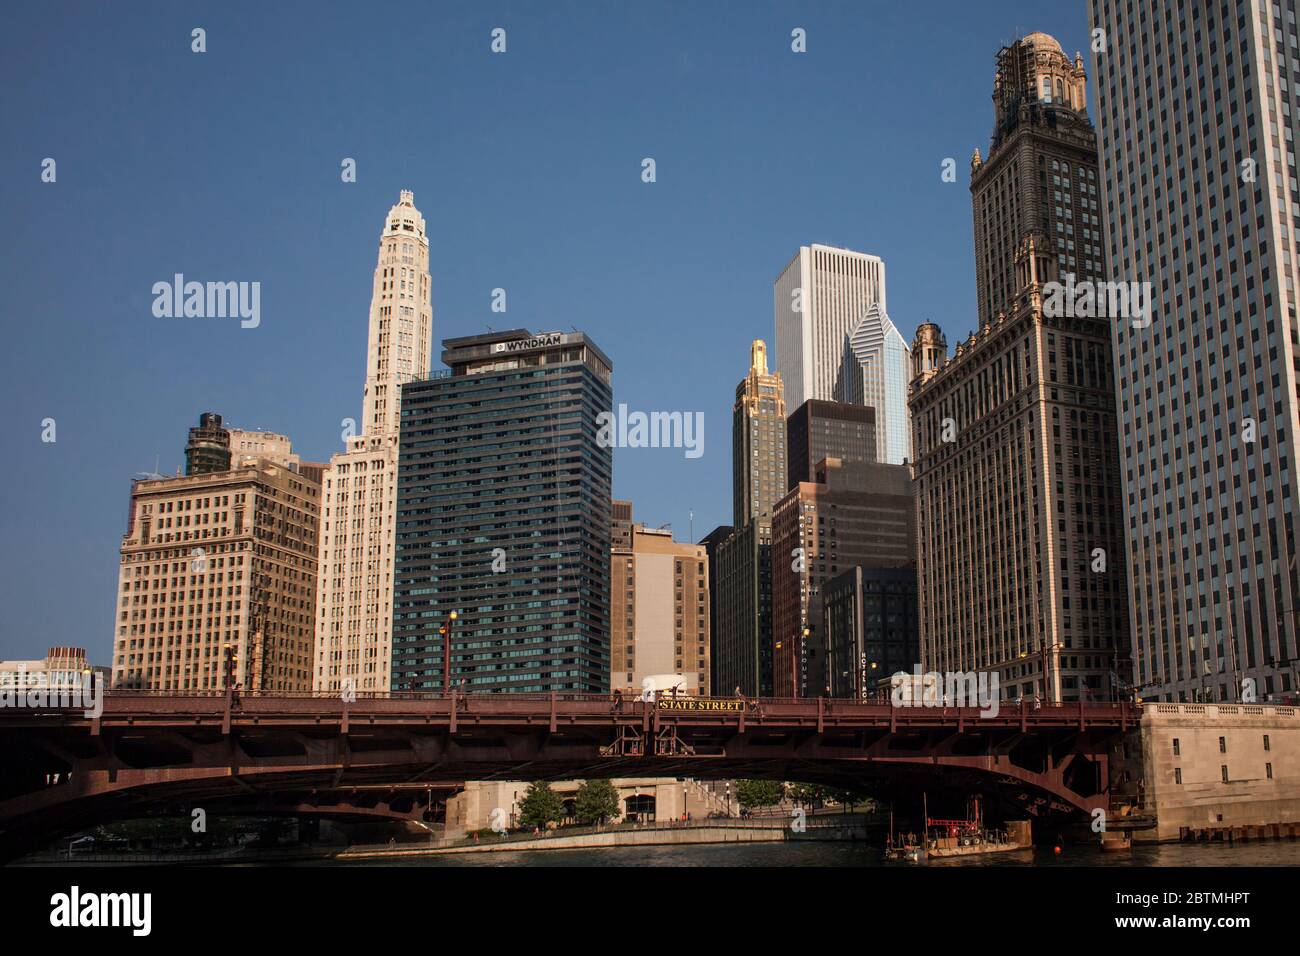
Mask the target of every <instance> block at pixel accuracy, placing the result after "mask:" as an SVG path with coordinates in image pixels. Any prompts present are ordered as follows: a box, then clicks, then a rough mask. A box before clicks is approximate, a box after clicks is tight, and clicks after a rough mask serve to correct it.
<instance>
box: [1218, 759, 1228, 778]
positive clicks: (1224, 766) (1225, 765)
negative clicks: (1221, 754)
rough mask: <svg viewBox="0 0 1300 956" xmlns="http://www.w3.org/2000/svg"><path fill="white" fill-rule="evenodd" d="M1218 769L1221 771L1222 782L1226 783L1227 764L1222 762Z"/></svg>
mask: <svg viewBox="0 0 1300 956" xmlns="http://www.w3.org/2000/svg"><path fill="white" fill-rule="evenodd" d="M1219 769H1220V770H1221V771H1222V772H1223V782H1224V783H1227V782H1228V765H1227V764H1226V763H1225V764H1224V765H1223V766H1221V767H1220V768H1219Z"/></svg>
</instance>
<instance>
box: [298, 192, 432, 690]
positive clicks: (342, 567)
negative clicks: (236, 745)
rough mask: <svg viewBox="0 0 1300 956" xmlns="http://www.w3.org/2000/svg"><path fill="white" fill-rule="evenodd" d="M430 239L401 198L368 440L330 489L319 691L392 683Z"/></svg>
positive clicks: (385, 234)
mask: <svg viewBox="0 0 1300 956" xmlns="http://www.w3.org/2000/svg"><path fill="white" fill-rule="evenodd" d="M432 334H433V311H432V307H431V305H430V303H429V239H428V236H426V235H425V231H424V217H423V216H422V215H421V214H420V210H418V209H416V208H415V198H414V196H413V195H412V193H411V192H410V191H408V190H402V192H401V194H400V196H399V199H398V202H397V205H395V206H393V208H392V209H390V210H389V212H388V217H387V219H385V220H384V227H383V229H382V231H381V232H380V236H379V262H378V263H377V264H376V266H375V276H374V288H373V291H372V293H371V299H370V335H369V340H368V343H367V349H366V382H365V389H364V393H363V398H362V416H361V429H360V434H357V435H353V436H351V437H348V438H347V450H346V451H344V452H342V453H341V454H337V455H335V456H334V457H333V458H331V459H330V467H329V469H328V471H327V472H326V473H325V475H324V483H323V486H322V491H323V501H322V507H321V533H320V582H319V585H318V590H317V599H316V604H317V619H316V663H315V673H314V689H315V690H316V691H318V692H319V691H329V692H335V691H342V690H347V689H349V688H350V689H352V690H359V691H386V690H388V689H389V686H390V680H391V676H390V673H389V665H390V662H391V659H392V625H393V570H394V566H393V534H394V531H395V523H396V510H397V442H398V433H399V426H400V423H401V391H400V389H401V385H402V383H403V382H409V381H412V380H415V379H421V378H424V377H426V376H427V375H428V373H429V343H430V337H431V336H432Z"/></svg>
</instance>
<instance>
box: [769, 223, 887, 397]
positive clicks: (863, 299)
mask: <svg viewBox="0 0 1300 956" xmlns="http://www.w3.org/2000/svg"><path fill="white" fill-rule="evenodd" d="M773 301H774V307H775V312H776V366H777V372H778V374H780V376H781V380H782V381H783V382H784V383H785V397H786V402H787V404H788V405H789V406H790V407H791V408H798V407H799V406H800V405H802V404H803V403H804V402H806V401H808V399H810V398H817V399H822V400H825V401H836V400H838V399H839V398H840V396H841V395H843V393H844V384H843V381H842V378H843V374H844V348H845V343H846V342H847V340H848V337H849V333H850V332H852V331H853V330H854V329H855V328H856V327H857V326H858V324H859V323H860V322H861V321H862V318H863V316H865V315H866V314H867V310H868V309H869V308H870V307H871V306H872V305H879V306H880V308H881V310H882V311H883V310H884V308H885V263H884V262H883V261H882V260H881V259H879V258H878V257H876V256H869V255H866V254H865V253H861V252H853V251H852V250H850V249H835V248H832V247H830V246H821V245H815V244H814V245H811V246H800V247H799V251H798V252H796V253H795V255H794V258H793V259H791V260H790V263H789V265H787V266H786V267H785V269H784V270H783V271H782V272H781V275H780V276H778V277H777V280H776V283H775V285H774V287H773Z"/></svg>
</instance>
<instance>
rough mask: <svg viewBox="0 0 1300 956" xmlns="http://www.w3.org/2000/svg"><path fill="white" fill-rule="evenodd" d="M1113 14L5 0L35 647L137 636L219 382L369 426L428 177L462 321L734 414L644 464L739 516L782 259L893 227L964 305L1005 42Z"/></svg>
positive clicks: (928, 291) (625, 382)
mask: <svg viewBox="0 0 1300 956" xmlns="http://www.w3.org/2000/svg"><path fill="white" fill-rule="evenodd" d="M1086 16H1087V13H1086V4H1085V2H1084V0H1046V2H1039V3H1036V4H1033V5H1032V7H1031V6H1030V5H1029V4H1026V3H1024V2H1023V0H1020V2H1018V3H1017V2H1010V0H984V2H980V3H970V2H968V0H965V2H963V0H935V2H933V3H929V4H899V3H895V2H883V0H858V2H819V3H775V2H739V0H736V2H732V3H721V2H703V3H691V4H687V3H661V2H644V3H631V2H624V0H616V2H597V0H583V2H577V0H570V2H553V3H551V2H547V3H542V2H533V3H517V4H500V3H498V4H494V3H487V2H465V3H439V2H429V0H423V2H413V3H388V2H382V0H376V2H367V3H356V2H347V3H293V2H276V3H262V2H221V3H217V2H212V3H186V2H166V3H134V2H133V3H84V4H82V3H60V2H38V3H7V4H5V6H4V9H3V12H0V81H2V82H0V117H2V118H3V128H4V149H3V150H0V211H2V212H3V223H4V227H5V228H4V240H3V243H4V244H3V255H0V286H2V287H3V296H2V297H0V308H3V334H4V340H3V341H4V345H5V347H4V349H3V351H2V352H0V356H2V358H0V361H3V367H4V375H3V377H2V378H0V395H2V396H3V401H4V408H5V409H6V411H7V415H6V419H7V421H8V423H9V425H10V428H9V430H8V436H9V440H8V447H9V452H10V454H9V455H8V456H7V461H6V462H5V465H4V467H3V468H0V494H2V495H3V501H4V508H3V512H2V516H0V533H2V534H3V538H4V542H5V545H6V546H5V547H4V548H3V549H0V582H2V583H0V588H3V595H4V614H3V625H0V657H35V656H40V655H42V654H43V653H44V649H45V648H46V647H47V646H49V645H52V644H72V645H79V646H85V647H88V648H89V649H90V652H91V656H92V658H93V659H94V660H95V661H96V662H99V663H107V662H108V661H109V657H110V649H111V637H112V618H113V610H114V591H115V588H116V582H117V563H118V559H117V555H118V547H119V545H120V543H121V535H122V533H123V532H124V531H125V529H126V517H127V505H128V501H129V493H130V480H131V477H132V476H133V475H134V474H135V473H137V472H141V471H152V470H153V469H154V467H155V461H157V463H158V467H159V470H161V471H163V472H164V473H174V472H175V471H176V469H177V468H178V467H179V466H181V465H182V463H183V448H184V444H185V438H186V430H187V429H188V428H189V427H190V425H192V424H193V423H194V422H195V421H196V419H197V416H198V414H199V413H200V412H201V411H204V410H213V411H218V412H220V413H221V414H222V415H224V416H225V417H226V420H227V421H228V422H229V423H232V424H235V425H237V426H239V427H244V428H264V429H268V430H272V431H278V432H283V433H285V434H288V435H289V436H290V437H291V438H292V439H293V441H294V446H295V450H296V451H298V452H299V453H301V454H302V455H303V456H304V457H305V458H311V459H315V460H327V459H328V456H329V455H330V454H331V453H332V452H334V451H337V450H339V449H340V440H339V432H340V421H341V420H342V419H344V418H348V417H352V418H357V417H359V415H360V408H361V386H362V381H363V378H364V371H365V370H364V365H365V347H366V330H367V316H368V308H369V298H370V291H371V280H372V273H373V270H374V267H375V260H376V254H377V249H378V245H377V243H378V237H379V231H380V228H381V225H382V222H383V219H384V215H385V213H386V212H387V210H388V208H389V207H390V206H391V205H392V204H393V203H394V202H395V201H396V199H397V194H398V191H399V190H400V189H411V190H413V191H414V192H415V201H416V204H417V205H418V206H419V207H420V209H421V210H422V212H423V213H424V216H425V219H426V221H427V223H428V233H429V239H430V244H431V256H430V258H431V266H430V271H431V273H432V286H433V316H434V320H433V321H434V339H435V342H436V343H440V341H441V339H442V338H444V337H451V336H459V335H467V334H474V333H478V332H482V331H485V330H486V328H487V326H489V325H490V326H492V327H493V328H497V329H501V328H509V327H527V328H530V329H533V330H534V331H547V330H553V329H555V330H567V329H569V328H570V327H576V328H578V329H580V330H583V331H585V332H588V333H590V334H591V335H592V336H593V337H594V339H595V340H596V342H597V343H598V344H599V345H600V346H601V348H602V349H603V350H604V351H605V352H606V353H607V354H609V355H610V357H611V358H612V359H613V361H614V365H615V371H614V383H615V401H616V402H626V403H627V404H628V405H629V406H630V407H631V408H633V409H643V410H647V411H648V410H682V411H701V412H703V413H704V421H705V430H704V455H703V456H702V457H700V458H698V459H686V458H685V457H684V455H683V453H682V451H681V450H672V449H627V450H619V451H617V452H616V454H615V459H614V463H615V477H614V491H615V494H616V495H617V496H618V497H622V498H630V499H632V501H633V502H634V505H635V513H636V517H637V519H638V520H642V521H645V522H646V523H648V524H651V525H656V526H657V525H662V524H665V523H670V524H671V525H672V527H673V529H674V531H676V532H677V534H678V536H679V537H681V538H685V537H686V536H687V534H688V529H689V512H690V511H692V510H693V511H694V514H695V521H694V530H695V537H696V538H697V539H698V538H699V537H702V536H703V535H704V534H705V533H706V532H708V531H709V530H710V529H711V528H713V527H714V526H715V525H718V524H723V523H728V522H729V521H730V516H731V487H730V481H731V479H730V474H731V436H730V428H731V411H730V410H731V402H732V398H733V394H734V389H735V386H736V383H737V382H738V381H739V380H740V378H742V377H743V374H744V372H745V369H746V367H747V364H748V347H749V342H750V340H751V339H753V338H756V337H761V338H765V339H767V340H768V341H769V343H770V342H771V339H772V330H773V316H772V281H773V279H774V278H775V277H776V275H777V273H778V272H779V271H780V269H781V268H782V267H783V266H784V265H785V264H786V262H787V261H788V260H789V258H790V257H791V255H792V254H793V253H794V251H795V249H796V248H797V247H798V246H799V245H801V244H807V243H810V242H822V243H827V244H830V245H837V246H846V247H848V248H852V249H857V250H861V251H864V252H870V253H873V254H876V255H879V256H882V257H883V258H884V260H885V263H886V270H887V282H888V295H889V306H890V315H891V317H892V318H893V320H894V322H895V323H896V324H897V325H898V326H899V328H900V329H902V330H903V331H904V334H905V335H906V336H908V337H909V338H910V337H911V334H912V332H913V331H914V329H915V327H916V326H917V324H919V323H920V322H922V321H925V320H932V321H936V322H938V323H939V324H940V325H941V326H942V327H943V328H944V330H945V332H946V333H947V335H948V338H949V342H950V343H952V342H954V341H955V340H956V339H958V338H960V337H963V336H965V335H966V334H967V333H968V332H969V331H970V330H971V329H972V328H974V326H975V323H976V319H975V301H974V299H975V290H974V267H973V253H972V239H971V214H970V195H969V192H968V189H967V183H966V181H967V172H968V165H967V164H968V160H969V157H970V154H971V150H972V149H973V148H974V147H976V146H978V147H980V149H981V150H982V151H983V152H985V153H987V147H988V139H989V133H990V130H991V128H992V118H993V114H992V104H991V101H990V94H991V92H992V79H993V71H994V59H993V58H994V55H995V53H996V52H997V50H998V48H999V47H1000V46H1002V45H1003V44H1004V43H1006V42H1009V41H1010V40H1011V39H1013V38H1014V37H1016V36H1018V35H1023V34H1024V33H1027V32H1032V31H1035V30H1041V31H1044V32H1047V33H1051V34H1053V35H1054V36H1056V37H1057V39H1059V40H1060V41H1061V44H1062V46H1063V47H1064V48H1065V49H1066V52H1067V53H1069V54H1071V55H1073V53H1074V51H1075V50H1076V49H1083V50H1085V51H1086V49H1087V47H1086V41H1087V22H1086ZM194 27H203V28H204V29H205V30H206V32H207V52H206V53H203V54H196V53H193V52H191V49H190V45H191V40H190V32H191V30H192V29H193V28H194ZM494 27H502V28H504V29H505V30H506V31H507V52H506V53H505V54H493V53H491V52H490V50H489V42H490V33H491V31H492V29H493V28H494ZM795 27H802V28H804V29H805V30H806V31H807V37H808V40H807V44H808V52H807V53H805V54H795V53H793V52H791V49H790V32H791V30H792V29H794V28H795ZM1090 79H1091V77H1090ZM1090 95H1091V88H1090ZM46 157H51V158H54V159H55V160H56V162H57V181H56V182H55V183H52V184H51V183H42V182H41V178H40V175H41V163H42V160H43V159H44V158H46ZM344 157H353V158H355V159H356V161H357V169H358V180H357V182H356V183H352V184H344V183H343V182H342V181H341V178H340V162H341V161H342V159H343V158H344ZM644 157H653V158H654V159H655V162H656V167H657V182H655V183H653V184H646V183H643V182H642V181H641V161H642V159H643V158H644ZM945 157H953V158H955V159H956V160H957V166H958V170H959V179H958V182H957V183H956V184H946V183H943V182H942V181H941V179H940V175H939V173H940V164H941V163H942V161H943V159H944V158H945ZM177 272H181V273H184V274H185V275H186V276H187V277H188V278H194V279H199V280H236V281H258V282H260V283H261V287H262V300H261V313H262V317H261V325H260V326H259V327H258V328H256V329H241V328H240V325H239V322H238V321H237V320H232V319H194V318H191V319H162V318H155V317H154V316H153V314H152V309H151V306H152V301H153V296H152V294H151V288H152V286H153V283H155V282H158V281H165V280H170V279H171V277H172V275H173V274H174V273H177ZM497 287H501V288H504V289H506V290H507V297H508V298H507V302H508V311H507V313H506V314H505V315H501V314H494V313H492V312H491V309H490V305H491V291H492V289H494V288H497ZM433 365H434V367H435V368H438V367H441V363H440V362H439V361H438V348H437V347H435V351H434V356H433ZM46 418H54V419H55V421H56V422H57V441H56V442H55V443H53V444H49V443H43V442H42V441H41V422H42V420H43V419H46Z"/></svg>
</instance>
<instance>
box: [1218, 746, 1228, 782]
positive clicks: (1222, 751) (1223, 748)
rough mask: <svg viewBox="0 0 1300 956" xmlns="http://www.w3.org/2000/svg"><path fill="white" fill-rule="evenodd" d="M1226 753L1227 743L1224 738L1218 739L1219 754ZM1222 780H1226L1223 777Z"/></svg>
mask: <svg viewBox="0 0 1300 956" xmlns="http://www.w3.org/2000/svg"><path fill="white" fill-rule="evenodd" d="M1227 752H1228V741H1227V739H1226V738H1224V737H1220V738H1219V753H1221V754H1226V753H1227ZM1224 779H1225V780H1226V779H1227V778H1226V777H1225V778H1224Z"/></svg>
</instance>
